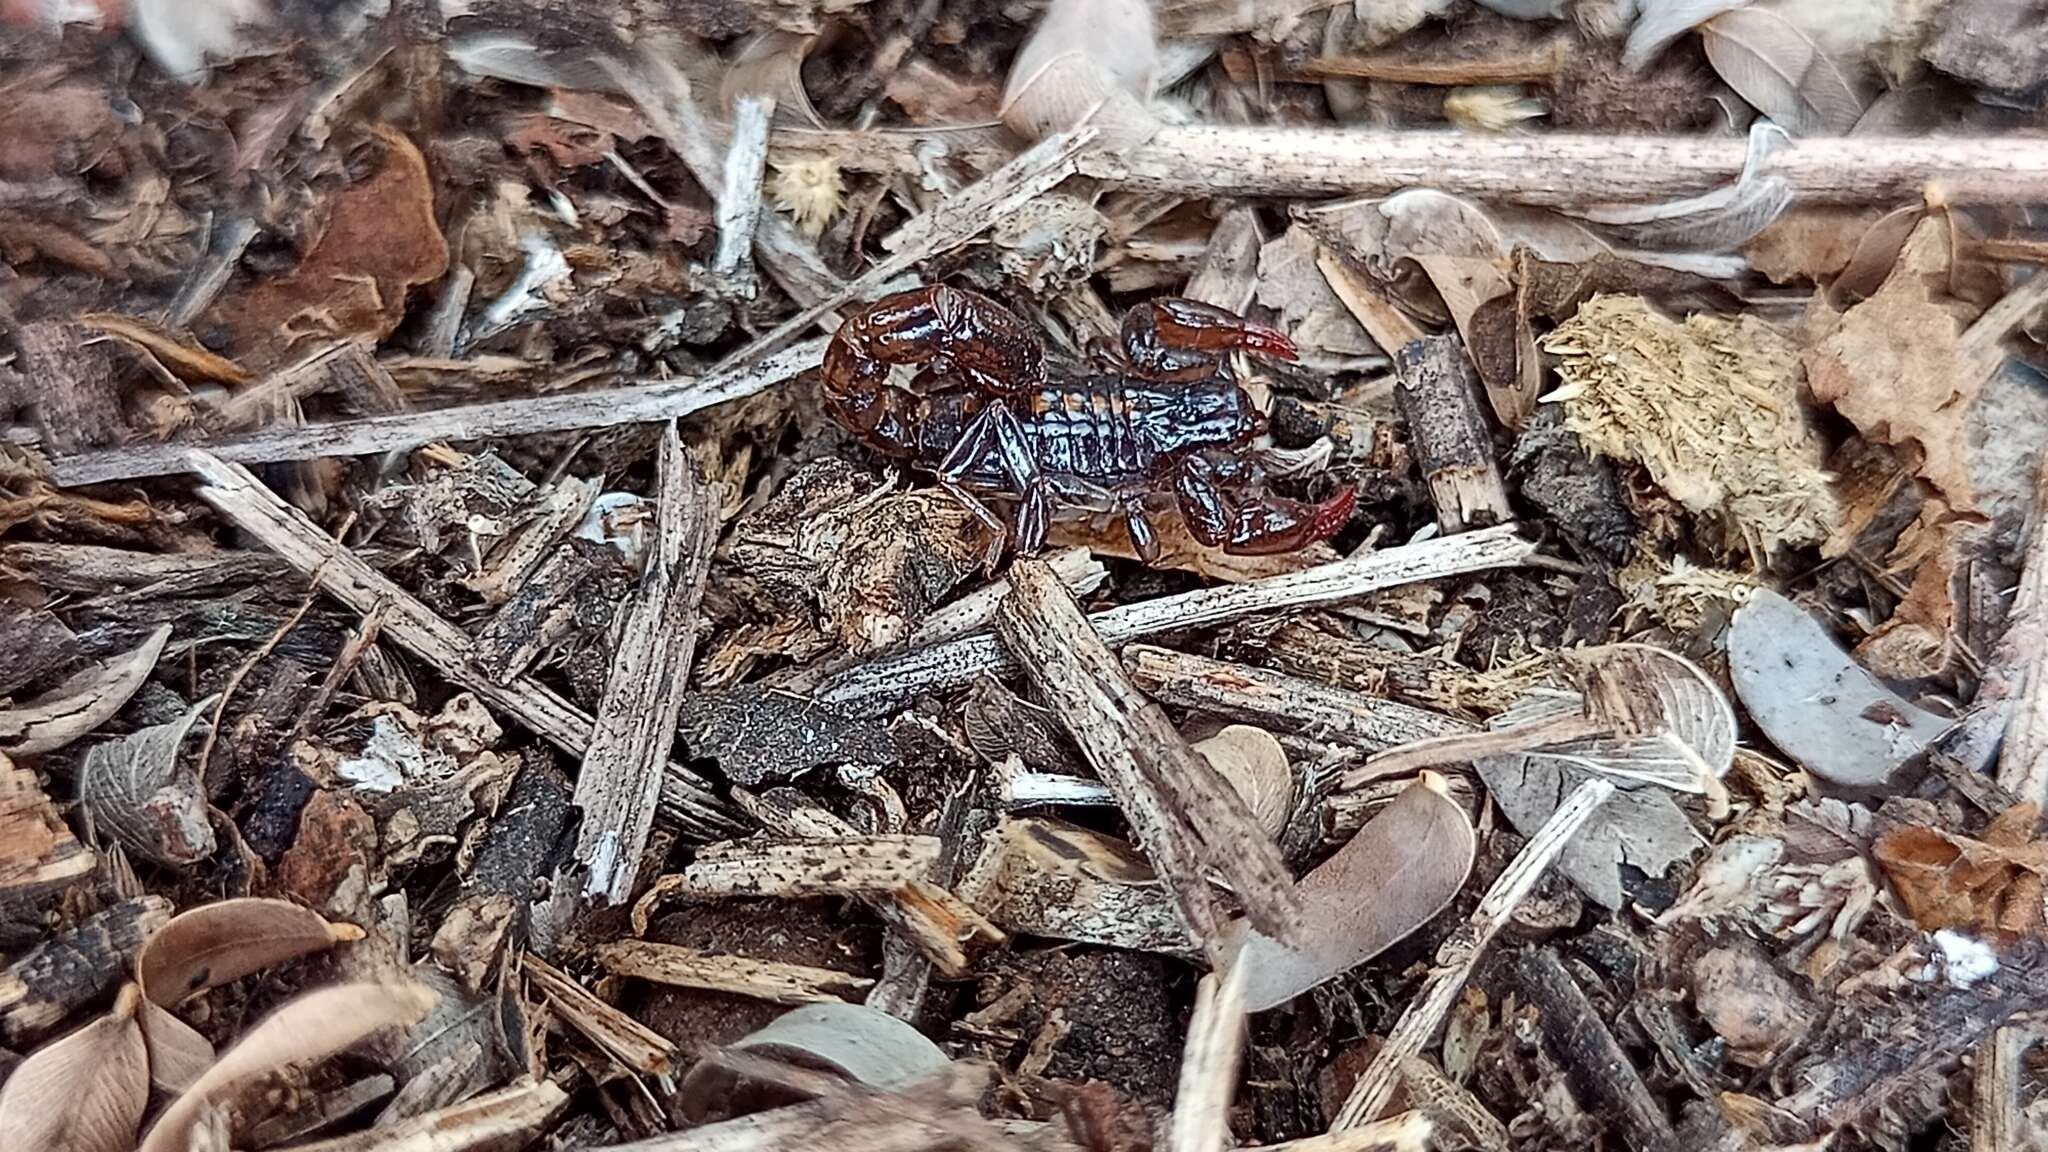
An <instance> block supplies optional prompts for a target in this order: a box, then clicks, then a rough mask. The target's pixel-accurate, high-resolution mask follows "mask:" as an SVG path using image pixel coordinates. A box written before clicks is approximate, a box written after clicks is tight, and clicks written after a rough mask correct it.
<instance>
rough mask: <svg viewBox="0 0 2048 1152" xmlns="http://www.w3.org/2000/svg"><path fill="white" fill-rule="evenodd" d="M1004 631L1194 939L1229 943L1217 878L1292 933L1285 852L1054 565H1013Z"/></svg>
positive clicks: (1282, 933) (1250, 910) (1276, 929)
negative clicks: (1148, 689) (1148, 694)
mask: <svg viewBox="0 0 2048 1152" xmlns="http://www.w3.org/2000/svg"><path fill="white" fill-rule="evenodd" d="M996 631H997V634H998V635H1000V636H1001V637H1002V641H1003V643H1004V645H1005V646H1006V647H1008V648H1009V650H1010V652H1011V653H1012V654H1013V655H1014V656H1015V657H1016V658H1017V662H1018V663H1019V664H1020V665H1021V666H1022V667H1023V669H1024V673H1025V675H1026V676H1027V677H1029V678H1030V680H1031V681H1032V683H1033V684H1034V685H1035V686H1036V687H1037V688H1038V691H1039V693H1040V694H1041V695H1042V696H1043V697H1044V699H1045V702H1046V704H1047V706H1048V707H1050V708H1051V709H1052V711H1053V712H1054V713H1055V714H1056V715H1057V716H1058V717H1059V719H1060V722H1061V723H1062V724H1063V725H1064V726H1065V727H1066V729H1067V731H1068V733H1069V734H1071V735H1072V736H1073V738H1074V743H1075V744H1076V745H1078V746H1079V747H1080V749H1081V751H1082V753H1083V754H1084V755H1086V756H1087V758H1088V761H1089V763H1091V764H1093V765H1094V766H1095V770H1096V772H1097V773H1098V774H1100V775H1101V777H1102V780H1103V782H1104V783H1105V784H1108V785H1109V786H1110V788H1111V789H1113V790H1114V791H1115V792H1116V794H1117V801H1118V803H1119V805H1120V806H1121V807H1122V809H1123V812H1124V815H1125V817H1126V818H1127V819H1128V820H1129V821H1130V823H1131V828H1132V831H1133V832H1135V833H1136V837H1137V841H1138V845H1139V847H1141V848H1142V849H1144V851H1145V854H1146V855H1147V856H1148V857H1149V858H1150V859H1151V861H1152V866H1153V870H1154V871H1155V872H1157V874H1158V875H1159V878H1160V879H1161V880H1163V881H1165V882H1166V884H1167V886H1168V887H1169V888H1171V889H1172V890H1173V893H1174V898H1175V901H1176V903H1177V904H1178V905H1179V907H1180V910H1181V915H1182V917H1183V918H1184V919H1186V921H1187V923H1188V928H1189V929H1190V930H1191V931H1192V932H1193V934H1194V937H1195V939H1196V940H1197V941H1199V942H1200V943H1201V944H1202V945H1203V946H1204V947H1205V948H1214V947H1216V946H1217V945H1218V943H1219V942H1220V941H1219V933H1220V931H1221V929H1222V927H1223V916H1222V912H1221V910H1220V909H1219V908H1218V906H1217V904H1216V898H1215V894H1214V892H1213V890H1212V889H1211V887H1210V880H1209V878H1210V876H1211V875H1212V874H1213V875H1218V876H1221V877H1223V878H1224V880H1225V881H1226V882H1228V884H1229V885H1230V888H1231V890H1232V891H1233V892H1234V893H1236V895H1237V898H1238V901H1239V903H1240V904H1241V905H1242V906H1243V907H1244V911H1245V916H1246V918H1247V919H1248V920H1250V921H1251V923H1252V924H1253V925H1254V926H1255V927H1257V928H1258V929H1259V930H1260V931H1261V932H1264V933H1265V934H1266V935H1268V936H1271V937H1273V938H1275V939H1277V940H1283V941H1284V940H1288V939H1290V938H1292V937H1293V935H1294V934H1295V929H1296V927H1297V925H1298V923H1299V918H1300V915H1301V906H1300V898H1299V897H1298V896H1297V895H1296V894H1295V891H1294V878H1293V876H1291V875H1290V874H1289V873H1288V871H1287V864H1286V861H1284V860H1282V859H1281V857H1280V850H1279V848H1278V847H1276V846H1275V845H1274V843H1273V840H1272V838H1271V837H1269V836H1267V835H1266V834H1265V833H1264V832H1262V831H1261V830H1260V829H1259V826H1258V822H1257V820H1256V819H1255V818H1254V817H1253V816H1252V814H1251V810H1250V809H1249V808H1247V807H1246V806H1245V802H1244V798H1243V797H1241V796H1239V795H1238V793H1237V791H1236V790H1235V789H1234V788H1232V787H1231V786H1230V783H1229V782H1228V781H1226V780H1225V779H1224V778H1223V776H1222V775H1221V774H1220V773H1218V772H1217V771H1216V769H1215V767H1214V766H1213V765H1211V764H1210V763H1209V762H1208V761H1207V760H1206V759H1204V758H1202V757H1201V756H1199V755H1198V754H1196V752H1195V750H1194V749H1193V748H1192V747H1190V746H1189V744H1188V742H1187V741H1186V740H1185V739H1184V738H1182V736H1181V734H1180V733H1179V732H1178V731H1176V730H1175V729H1174V727H1173V724H1172V722H1171V721H1169V720H1168V719H1167V718H1166V713H1165V712H1164V711H1163V710H1162V709H1161V708H1160V707H1159V705H1157V704H1155V703H1153V702H1152V701H1150V700H1148V699H1146V698H1145V697H1144V696H1143V695H1141V694H1140V693H1139V692H1138V690H1137V688H1136V687H1134V686H1133V685H1132V684H1131V682H1130V679H1129V678H1128V677H1126V676H1125V675H1124V671H1123V667H1122V666H1121V665H1119V664H1118V663H1117V661H1116V656H1115V654H1113V653H1112V652H1111V651H1110V650H1109V646H1108V645H1107V644H1105V643H1104V642H1103V638H1102V637H1101V636H1099V635H1097V633H1096V631H1095V629H1094V628H1093V627H1091V626H1090V623H1089V620H1088V617H1086V616H1084V615H1082V613H1081V606H1080V605H1079V604H1077V603H1076V602H1075V601H1074V597H1073V594H1072V593H1070V592H1068V591H1067V589H1066V586H1065V585H1064V584H1062V583H1060V579H1059V577H1058V576H1057V575H1056V574H1054V572H1053V571H1052V569H1051V568H1049V567H1047V566H1046V565H1045V564H1044V562H1042V561H1038V560H1020V561H1018V562H1017V563H1015V564H1013V565H1012V566H1011V568H1010V595H1009V596H1008V598H1006V599H1005V600H1004V601H1003V605H1002V607H1001V608H1000V609H998V610H997V612H996Z"/></svg>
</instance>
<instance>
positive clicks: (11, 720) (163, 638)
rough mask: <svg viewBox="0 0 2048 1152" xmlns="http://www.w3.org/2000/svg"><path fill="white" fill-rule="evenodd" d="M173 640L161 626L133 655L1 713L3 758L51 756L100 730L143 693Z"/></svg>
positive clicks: (99, 666) (90, 670) (104, 663)
mask: <svg viewBox="0 0 2048 1152" xmlns="http://www.w3.org/2000/svg"><path fill="white" fill-rule="evenodd" d="M170 639H171V626H170V625H169V624H165V625H162V626H160V627H159V628H157V630H156V631H154V632H152V633H150V635H149V639H147V640H144V641H143V642H142V644H141V646H140V647H138V648H135V649H134V650H133V651H130V652H125V653H123V654H121V655H119V656H111V657H108V658H107V659H105V660H100V661H97V662H95V663H93V664H91V665H89V666H87V667H85V668H82V669H80V670H79V671H78V672H76V673H75V674H73V675H72V676H71V677H70V678H69V679H67V680H65V681H64V682H63V683H62V684H59V685H58V686H57V687H55V688H52V689H50V690H49V691H48V692H45V693H44V694H42V695H41V696H38V697H36V698H35V699H33V700H30V701H27V702H26V703H23V704H20V705H17V706H15V707H12V708H0V752H7V753H11V754H13V755H16V756H20V755H32V754H34V753H37V752H48V751H51V750H52V749H56V748H62V747H64V746H65V745H66V744H69V743H71V742H72V741H73V740H76V739H78V738H79V737H80V736H83V735H85V734H86V733H87V732H90V731H92V730H93V729H95V728H97V727H99V726H100V725H101V724H103V723H105V722H106V721H107V719H108V718H109V717H111V716H113V714H114V713H116V712H119V711H120V710H121V706H122V705H123V704H126V703H128V698H129V697H131V696H133V695H135V690H136V689H138V688H140V687H142V682H143V681H144V680H146V679H148V678H149V673H150V671H151V670H152V669H154V668H155V667H156V661H157V657H159V656H161V655H163V651H164V645H165V644H166V643H168V642H169V641H170Z"/></svg>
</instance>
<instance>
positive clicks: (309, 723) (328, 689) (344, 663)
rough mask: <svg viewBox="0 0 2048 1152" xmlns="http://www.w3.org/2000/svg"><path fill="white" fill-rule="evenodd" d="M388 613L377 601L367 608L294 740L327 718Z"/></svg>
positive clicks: (295, 728)
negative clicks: (331, 706) (344, 683)
mask: <svg viewBox="0 0 2048 1152" xmlns="http://www.w3.org/2000/svg"><path fill="white" fill-rule="evenodd" d="M390 610H391V609H390V606H389V604H387V603H386V602H385V601H382V600H379V601H377V602H376V603H375V604H372V605H371V606H370V610H369V611H367V612H365V613H363V615H362V619H361V620H359V621H358V622H357V623H356V629H355V631H353V632H351V633H349V636H348V639H347V640H345V641H343V642H342V645H341V651H340V652H339V653H337V654H336V655H335V657H334V663H332V664H330V665H328V666H327V672H326V674H324V675H322V676H321V677H320V685H319V687H317V688H315V689H314V690H313V695H312V697H311V698H310V699H308V700H307V701H306V705H305V707H303V708H301V709H300V710H299V718H298V720H297V721H295V722H294V723H293V725H292V738H293V739H297V738H299V737H301V736H304V735H306V734H307V733H308V732H311V731H312V730H313V726H314V725H315V724H318V723H320V721H321V718H323V717H325V716H326V715H327V708H328V706H329V705H331V704H333V703H334V694H335V693H336V692H339V691H341V685H342V682H343V681H345V680H347V679H348V678H349V676H350V675H352V674H353V673H354V672H355V670H356V665H357V664H359V663H361V662H362V659H363V653H364V652H367V651H369V648H370V645H372V644H375V643H376V642H377V637H379V636H381V635H383V633H384V617H385V615H386V614H387V613H389V612H390ZM219 722H220V721H219V719H218V718H216V719H215V721H214V723H215V724H218V723H219Z"/></svg>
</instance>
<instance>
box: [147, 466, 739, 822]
mask: <svg viewBox="0 0 2048 1152" xmlns="http://www.w3.org/2000/svg"><path fill="white" fill-rule="evenodd" d="M187 462H188V464H189V466H190V468H191V469H192V471H194V472H196V473H198V474H199V477H200V479H201V480H202V481H203V484H202V485H201V487H200V489H199V496H200V498H201V499H203V500H205V501H206V502H207V503H208V504H210V505H212V506H213V507H214V509H215V510H216V511H218V512H219V513H220V514H221V515H222V516H223V517H225V518H226V519H227V520H228V521H229V522H230V523H232V524H234V525H235V526H236V527H238V528H240V529H242V530H243V531H245V532H247V533H249V534H250V535H251V536H254V537H256V539H257V540H259V541H261V542H262V544H263V545H264V547H266V548H269V549H270V550H271V551H273V552H275V553H277V554H278V555H279V556H281V557H283V558H284V559H285V560H286V561H287V562H288V563H290V564H291V565H292V567H294V568H297V569H298V570H299V571H301V572H304V573H307V574H309V575H310V574H312V573H315V572H317V573H319V583H320V586H321V587H322V588H324V589H325V590H326V591H327V593H328V594H329V595H331V596H333V597H334V598H335V599H337V600H339V601H341V602H342V603H344V604H346V605H348V606H349V607H351V608H353V609H355V610H356V611H358V612H369V611H371V610H372V609H373V608H375V607H376V606H377V605H378V604H379V603H383V604H385V605H386V607H385V615H386V620H385V625H384V630H385V631H386V632H387V633H389V634H390V636H391V638H392V639H394V640H396V641H397V642H398V643H399V644H401V645H403V646H404V647H406V648H407V649H408V650H410V651H411V652H412V653H413V654H415V655H417V656H419V657H420V658H421V659H422V660H425V661H426V662H427V663H429V664H432V665H433V666H434V667H435V668H437V669H439V670H440V671H441V673H442V674H443V675H445V676H447V677H448V679H449V680H450V681H452V682H453V683H456V684H459V685H461V686H462V687H464V688H467V689H469V690H470V691H472V692H475V693H476V694H477V695H479V696H481V697H483V698H484V699H485V700H487V701H489V702H491V703H492V704H495V705H497V706H498V707H499V708H502V709H504V710H505V711H506V712H508V713H510V714H511V715H512V716H513V717H515V718H516V719H518V720H519V722H520V723H522V724H524V725H526V726H527V727H528V728H530V729H532V730H533V731H534V733H535V734H536V735H539V736H541V737H542V738H544V739H546V740H548V741H550V742H552V743H554V744H555V745H556V746H557V747H560V748H561V749H562V750H563V751H565V752H567V753H569V754H570V755H571V756H577V757H580V756H582V755H583V752H584V750H585V749H586V748H588V747H589V746H590V742H591V739H592V737H593V735H594V734H595V731H596V726H595V724H594V723H593V722H592V720H591V718H590V715H589V714H588V713H586V712H584V711H583V710H582V709H580V708H578V707H576V706H575V705H574V704H571V703H570V702H569V701H567V700H565V699H563V698H562V697H561V696H560V695H559V694H557V693H555V692H554V691H552V690H551V689H548V688H545V687H543V686H541V685H539V684H536V683H534V682H533V681H532V680H530V679H527V678H525V677H520V678H518V679H515V680H513V681H511V682H510V683H507V684H499V683H498V682H497V681H495V680H494V679H492V678H491V677H490V676H488V675H486V674H485V673H484V672H483V671H482V669H481V668H479V667H478V665H477V661H476V653H475V645H474V642H473V641H472V640H471V639H470V637H469V634H468V633H466V632H464V631H463V630H462V629H460V628H458V627H456V626H455V625H453V624H451V623H449V622H448V621H447V620H444V619H442V618H441V616H440V615H439V614H437V613H436V612H434V610H433V609H431V608H428V607H427V606H426V605H425V604H422V603H420V602H419V600H418V599H416V598H415V597H413V596H412V595H411V594H410V593H408V592H406V591H405V590H404V589H403V588H400V587H399V586H398V585H397V584H396V583H393V582H392V581H391V580H390V579H389V578H388V577H386V576H385V575H384V574H383V573H381V572H378V571H377V570H376V569H374V568H372V567H370V565H369V564H368V563H366V562H365V561H364V560H363V559H362V557H360V556H357V555H356V554H355V553H353V552H351V551H349V550H348V549H347V548H344V547H343V546H342V545H341V542H340V541H338V540H336V539H334V538H333V537H332V536H329V535H328V534H327V533H325V532H323V531H321V530H320V527H319V526H318V525H316V524H314V523H313V522H312V521H311V520H309V519H307V518H306V514H305V513H303V512H301V511H299V510H298V509H296V508H294V507H292V506H291V505H289V504H286V503H285V502H284V501H283V500H280V499H278V497H277V496H276V494H274V493H272V492H271V491H270V490H269V489H268V488H265V487H264V486H263V485H262V484H261V483H260V482H258V481H257V479H256V477H255V476H253V475H251V474H250V472H249V470H248V469H247V468H244V467H242V466H241V465H240V464H232V463H229V462H227V461H224V460H222V459H220V458H219V457H217V456H214V455H213V454H212V453H209V452H200V451H194V452H192V453H190V455H189V456H188V457H187ZM662 807H663V810H664V811H666V812H669V813H670V814H672V815H673V816H675V817H676V818H677V824H678V831H680V832H683V833H686V834H688V835H690V836H691V837H693V838H695V839H697V840H716V839H720V838H721V837H724V836H727V835H730V834H732V833H734V832H737V831H740V830H743V829H744V828H745V826H746V825H745V824H744V822H742V821H741V820H739V819H738V818H737V816H736V815H735V814H734V813H733V812H732V810H731V808H730V807H729V806H728V805H727V804H726V802H725V801H723V800H721V799H719V797H718V796H717V795H716V794H715V793H713V792H712V790H711V786H710V785H709V784H707V783H706V782H705V781H704V780H703V778H702V777H700V776H698V775H697V774H696V773H694V772H691V771H690V770H689V769H687V768H684V767H682V766H681V765H679V764H673V763H671V764H670V765H669V766H668V769H667V771H666V773H665V774H664V776H663V788H662Z"/></svg>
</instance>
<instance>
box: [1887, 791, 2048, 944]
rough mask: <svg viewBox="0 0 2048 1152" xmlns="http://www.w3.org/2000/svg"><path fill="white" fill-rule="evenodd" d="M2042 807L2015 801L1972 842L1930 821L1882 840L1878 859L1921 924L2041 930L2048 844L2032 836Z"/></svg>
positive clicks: (1898, 830) (1931, 927) (2020, 931)
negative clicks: (1929, 825)
mask: <svg viewBox="0 0 2048 1152" xmlns="http://www.w3.org/2000/svg"><path fill="white" fill-rule="evenodd" d="M2039 814H2040V809H2039V808H2038V807H2037V806H2036V805H2034V804H2032V803H2027V804H2016V805H2014V806H2013V807H2011V808H2008V809H2006V810H2005V811H2004V812H2003V813H2000V814H1999V816H1998V818H1997V819H1995V820H1993V821H1992V822H1991V824H1990V825H1989V826H1988V827H1986V828H1985V829H1984V837H1983V839H1971V838H1970V837H1968V836H1959V835H1956V834H1955V833H1953V832H1945V831H1942V830H1940V829H1938V828H1929V827H1926V826H1924V825H1907V826H1905V827H1902V828H1894V829H1892V830H1891V831H1889V832H1887V833H1885V834H1884V835H1883V836H1880V837H1878V840H1877V844H1876V845H1875V847H1874V852H1875V855H1876V856H1877V862H1878V864H1879V866H1880V867H1882V868H1883V869H1884V872H1885V876H1886V877H1887V878H1888V879H1889V880H1890V881H1891V882H1892V889H1893V890H1894V891H1895V892H1897V893H1898V896H1899V902H1900V903H1902V904H1904V905H1905V906H1906V912H1907V914H1908V915H1910V916H1912V917H1913V920H1914V921H1915V922H1916V923H1918V924H1919V925H1920V926H1921V927H1922V928H1924V929H1926V930H1928V931H1930V932H1932V931H1935V930H1936V929H1940V928H1970V929H1976V930H1979V931H1987V932H2007V933H2014V934H2020V935H2033V934H2038V933H2039V932H2040V931H2041V926H2042V913H2041V900H2042V894H2043V891H2044V878H2048V841H2044V840H2035V839H2032V829H2033V827H2034V823H2035V821H2036V819H2037V818H2038V816H2039Z"/></svg>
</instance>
